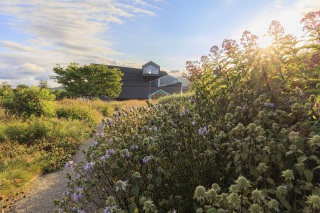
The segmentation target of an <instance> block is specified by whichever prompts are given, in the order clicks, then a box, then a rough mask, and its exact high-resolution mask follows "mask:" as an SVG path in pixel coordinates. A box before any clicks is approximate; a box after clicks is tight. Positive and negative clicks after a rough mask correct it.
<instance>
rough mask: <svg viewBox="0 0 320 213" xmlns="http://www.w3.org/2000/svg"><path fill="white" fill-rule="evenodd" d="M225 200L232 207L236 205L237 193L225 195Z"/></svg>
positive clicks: (237, 201)
mask: <svg viewBox="0 0 320 213" xmlns="http://www.w3.org/2000/svg"><path fill="white" fill-rule="evenodd" d="M227 200H228V202H229V203H230V204H231V205H232V206H233V207H237V206H238V204H239V195H237V194H236V193H234V192H233V193H231V194H230V195H229V196H228V197H227Z"/></svg>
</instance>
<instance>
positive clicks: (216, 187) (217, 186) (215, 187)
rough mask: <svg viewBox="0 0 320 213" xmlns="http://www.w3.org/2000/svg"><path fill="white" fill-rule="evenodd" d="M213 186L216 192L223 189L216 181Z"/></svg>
mask: <svg viewBox="0 0 320 213" xmlns="http://www.w3.org/2000/svg"><path fill="white" fill-rule="evenodd" d="M211 188H212V189H214V190H216V192H219V191H220V190H221V189H220V187H219V185H218V184H216V183H214V184H212V186H211Z"/></svg>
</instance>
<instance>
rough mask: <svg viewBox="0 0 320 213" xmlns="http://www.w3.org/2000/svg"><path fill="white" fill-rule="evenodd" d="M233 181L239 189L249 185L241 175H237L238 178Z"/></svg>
mask: <svg viewBox="0 0 320 213" xmlns="http://www.w3.org/2000/svg"><path fill="white" fill-rule="evenodd" d="M235 182H236V184H237V185H238V186H239V188H240V189H246V188H249V187H251V185H250V183H249V181H248V180H247V179H246V178H245V177H243V176H240V177H238V179H237V180H236V181H235Z"/></svg>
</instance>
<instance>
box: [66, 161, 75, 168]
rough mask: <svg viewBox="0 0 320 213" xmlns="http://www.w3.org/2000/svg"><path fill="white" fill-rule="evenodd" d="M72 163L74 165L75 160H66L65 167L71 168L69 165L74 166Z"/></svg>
mask: <svg viewBox="0 0 320 213" xmlns="http://www.w3.org/2000/svg"><path fill="white" fill-rule="evenodd" d="M72 165H73V161H72V160H69V161H68V162H66V164H65V167H66V168H69V167H72Z"/></svg>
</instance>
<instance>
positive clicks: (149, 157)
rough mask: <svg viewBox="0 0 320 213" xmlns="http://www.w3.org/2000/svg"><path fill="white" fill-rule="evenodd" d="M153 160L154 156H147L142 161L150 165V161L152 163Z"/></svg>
mask: <svg viewBox="0 0 320 213" xmlns="http://www.w3.org/2000/svg"><path fill="white" fill-rule="evenodd" d="M151 160H152V156H146V157H144V158H143V159H142V162H143V163H148V162H149V161H151Z"/></svg>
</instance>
